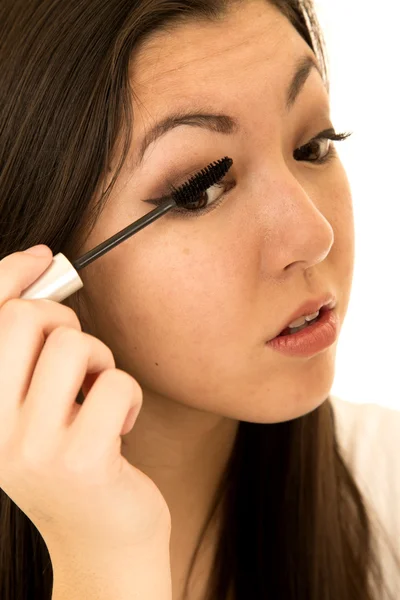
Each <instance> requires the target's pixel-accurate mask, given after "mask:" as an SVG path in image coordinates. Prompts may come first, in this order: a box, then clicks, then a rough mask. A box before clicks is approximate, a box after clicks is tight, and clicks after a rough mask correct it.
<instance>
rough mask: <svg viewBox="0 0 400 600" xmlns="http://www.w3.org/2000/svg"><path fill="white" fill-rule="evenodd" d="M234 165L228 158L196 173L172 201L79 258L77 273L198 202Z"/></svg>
mask: <svg viewBox="0 0 400 600" xmlns="http://www.w3.org/2000/svg"><path fill="white" fill-rule="evenodd" d="M232 164H233V160H232V159H231V158H229V157H228V156H225V158H221V159H220V160H218V161H216V162H213V163H211V164H210V165H209V166H208V167H206V168H205V169H202V170H201V171H200V172H199V173H196V175H194V176H193V177H191V178H190V179H189V181H187V182H186V183H184V184H183V185H181V186H180V187H179V188H177V189H175V188H173V192H172V193H171V197H170V199H168V200H166V201H165V202H164V203H163V204H162V205H161V206H158V207H157V208H155V209H154V210H152V211H150V212H149V213H147V215H144V217H141V218H140V219H138V220H137V221H135V222H134V223H131V224H130V225H128V227H125V229H122V231H119V232H118V233H116V234H115V235H113V236H112V237H110V238H109V239H108V240H106V241H105V242H102V243H101V244H99V245H98V246H96V247H95V248H93V249H92V250H90V251H89V252H86V254H84V255H83V256H81V257H80V258H78V259H77V260H76V261H74V262H71V264H72V265H73V267H74V269H75V270H76V271H80V270H82V269H83V268H84V267H87V265H89V264H90V263H91V262H93V261H94V260H96V259H97V258H100V256H103V254H106V252H109V251H110V250H112V248H114V247H115V246H118V244H120V243H121V242H123V241H125V240H126V239H128V238H129V237H131V236H132V235H134V234H135V233H137V232H138V231H140V230H141V229H143V228H144V227H146V226H147V225H150V223H153V221H155V220H156V219H158V218H160V217H161V216H162V215H164V214H165V213H167V212H168V211H170V210H171V209H172V208H174V206H180V207H183V208H185V207H188V206H189V205H190V204H192V203H193V202H195V201H196V198H197V196H198V195H199V194H202V193H203V192H205V191H206V190H208V188H209V187H211V186H212V185H214V184H216V183H218V181H220V180H221V179H222V178H223V177H224V176H225V175H226V173H227V172H228V171H229V169H230V168H231V166H232Z"/></svg>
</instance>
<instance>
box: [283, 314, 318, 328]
mask: <svg viewBox="0 0 400 600" xmlns="http://www.w3.org/2000/svg"><path fill="white" fill-rule="evenodd" d="M318 315H319V310H317V312H315V313H313V314H312V315H306V316H305V317H299V318H298V319H297V320H296V321H293V323H290V325H288V327H300V326H301V325H304V323H305V322H306V321H312V320H313V319H315V318H316V317H318Z"/></svg>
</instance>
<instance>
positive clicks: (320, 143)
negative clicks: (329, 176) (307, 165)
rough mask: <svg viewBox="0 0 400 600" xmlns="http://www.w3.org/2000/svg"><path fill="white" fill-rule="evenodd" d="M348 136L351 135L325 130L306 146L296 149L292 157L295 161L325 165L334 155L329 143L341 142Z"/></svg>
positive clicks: (332, 147)
mask: <svg viewBox="0 0 400 600" xmlns="http://www.w3.org/2000/svg"><path fill="white" fill-rule="evenodd" d="M350 135H351V133H336V131H335V130H334V129H326V130H324V131H321V133H319V134H318V135H317V136H316V137H315V138H313V139H312V140H311V141H310V142H308V144H305V145H304V146H301V147H300V148H297V150H295V151H294V153H293V156H294V158H295V159H296V160H304V161H307V162H311V163H317V164H323V163H326V162H328V161H329V159H331V158H333V157H334V156H335V155H336V150H335V147H334V145H333V144H331V143H330V142H332V141H336V142H342V141H343V140H345V139H347V138H348V137H349V136H350ZM315 156H316V158H315Z"/></svg>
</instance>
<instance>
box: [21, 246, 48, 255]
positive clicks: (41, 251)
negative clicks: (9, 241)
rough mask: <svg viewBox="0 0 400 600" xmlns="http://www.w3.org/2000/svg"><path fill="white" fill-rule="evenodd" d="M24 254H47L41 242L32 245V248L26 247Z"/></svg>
mask: <svg viewBox="0 0 400 600" xmlns="http://www.w3.org/2000/svg"><path fill="white" fill-rule="evenodd" d="M24 252H25V253H26V254H33V255H34V256H45V255H46V254H48V250H47V247H46V246H44V245H43V244H39V245H38V246H32V248H28V249H27V250H24Z"/></svg>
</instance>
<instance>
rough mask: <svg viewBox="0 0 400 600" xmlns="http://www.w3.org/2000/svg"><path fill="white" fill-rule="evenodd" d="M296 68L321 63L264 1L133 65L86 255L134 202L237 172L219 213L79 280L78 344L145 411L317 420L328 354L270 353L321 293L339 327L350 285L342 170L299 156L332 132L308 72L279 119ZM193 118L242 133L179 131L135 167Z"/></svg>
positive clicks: (155, 232) (192, 219)
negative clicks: (82, 340) (217, 172)
mask: <svg viewBox="0 0 400 600" xmlns="http://www.w3.org/2000/svg"><path fill="white" fill-rule="evenodd" d="M303 56H310V57H313V56H314V55H313V52H312V51H311V49H310V47H309V46H308V45H307V43H306V42H305V41H304V40H303V39H302V38H301V36H300V35H299V34H298V33H297V32H296V30H295V29H294V28H293V26H292V25H291V24H290V23H289V21H288V20H287V19H286V18H285V17H284V16H283V15H282V14H281V13H280V12H279V11H278V10H277V9H276V8H274V7H273V6H271V5H269V4H268V3H267V2H265V1H262V0H259V1H253V2H246V3H243V4H242V5H240V4H239V5H237V7H236V8H235V9H234V10H233V11H232V12H231V13H230V14H229V16H228V17H226V18H224V20H222V21H221V22H219V23H215V24H210V23H206V22H204V23H199V22H193V23H188V24H180V25H179V26H177V27H176V28H174V29H173V30H171V31H170V32H168V33H158V34H156V35H154V36H153V37H152V38H151V40H149V41H147V42H146V43H145V44H144V45H142V47H141V48H140V49H139V51H138V52H137V54H136V55H135V57H134V60H133V62H132V68H131V84H132V89H133V91H134V94H133V98H132V103H133V112H134V131H133V143H132V147H131V154H130V157H129V160H128V161H127V162H126V164H125V167H124V170H123V171H122V173H121V175H120V178H119V180H118V183H117V185H116V187H115V188H114V190H113V193H112V195H111V197H110V199H109V200H108V203H107V205H106V207H105V209H104V211H103V213H102V215H101V217H100V218H99V220H98V222H97V225H96V227H95V229H94V230H93V233H92V234H91V236H90V237H89V238H88V240H87V242H86V243H85V245H84V247H83V248H82V251H81V254H83V253H84V252H85V251H87V250H90V249H91V248H93V247H94V246H96V245H97V244H99V243H100V242H102V241H104V240H105V239H107V238H109V237H110V236H112V235H113V234H115V233H116V232H118V231H120V230H121V229H123V228H124V227H126V226H127V225H129V224H130V223H132V222H133V221H135V220H136V219H138V218H140V217H141V216H143V215H144V214H146V213H147V212H149V211H150V210H152V209H153V208H154V206H152V205H149V204H146V203H144V202H143V200H145V199H152V198H158V197H159V196H161V195H163V194H166V193H167V192H168V187H167V182H171V183H173V184H174V185H176V186H178V185H180V184H182V183H183V182H184V181H186V180H187V179H188V178H189V176H191V175H192V174H194V173H195V172H196V171H199V170H200V169H202V168H204V167H206V166H207V165H208V164H209V163H211V162H213V161H216V160H219V159H220V158H222V157H224V156H229V157H231V158H232V159H233V166H232V167H231V169H230V171H229V172H228V174H227V175H226V177H225V179H224V180H223V181H224V182H226V186H225V188H213V191H212V192H210V194H209V203H210V204H211V203H213V202H217V201H219V199H221V203H220V204H219V205H218V206H217V207H216V208H215V210H213V211H211V212H209V213H207V214H203V215H199V216H197V215H196V214H195V213H194V214H193V213H191V214H190V215H188V218H185V216H182V215H180V214H172V213H171V212H170V213H168V214H167V215H164V216H163V217H161V218H160V219H158V220H156V221H155V222H154V223H152V224H151V225H149V226H148V227H146V228H145V229H143V230H141V231H140V232H139V233H137V234H135V235H134V236H133V237H131V238H129V239H128V240H126V241H125V242H123V243H122V244H120V245H119V246H118V247H116V248H114V249H113V250H112V251H110V252H109V253H108V254H106V255H105V256H103V257H102V258H101V259H99V260H98V261H97V262H95V263H93V264H92V265H91V266H89V267H88V268H86V269H85V271H83V272H82V273H81V277H82V279H83V281H84V288H83V290H82V293H81V294H80V295H81V297H82V299H83V301H84V303H85V304H84V305H85V307H86V308H85V311H84V314H85V326H84V330H86V331H89V332H90V333H92V334H93V335H96V336H97V337H99V338H100V339H102V340H103V341H104V342H105V343H106V344H107V345H108V346H109V347H110V348H111V350H112V351H113V354H114V357H115V360H116V365H117V366H118V367H119V368H121V369H124V370H125V371H127V372H129V373H130V374H131V375H132V376H133V377H135V379H137V381H138V382H139V384H140V385H141V387H142V389H143V397H144V404H143V407H145V406H146V403H151V402H153V403H157V405H158V406H162V410H163V411H164V409H165V407H167V408H168V410H167V411H166V412H165V415H166V416H169V415H170V414H171V412H170V411H172V409H173V408H175V410H178V412H179V410H181V409H182V408H183V407H186V408H188V407H189V408H194V409H197V410H201V411H206V412H209V413H214V414H216V415H222V416H226V417H230V418H232V419H235V420H236V419H237V420H244V421H249V422H257V423H266V422H271V423H272V422H279V421H286V420H290V419H293V418H296V417H299V416H301V415H303V414H306V413H307V412H310V411H311V410H313V409H315V408H316V407H317V406H319V405H320V404H321V403H322V402H323V401H324V400H325V399H326V397H327V396H328V394H329V392H330V388H331V386H332V382H333V378H334V365H335V355H336V345H337V342H336V344H334V345H333V346H331V347H329V348H328V349H327V350H325V351H323V352H320V353H319V354H316V355H314V356H313V357H311V358H293V357H292V358H290V357H286V356H283V355H282V354H279V353H277V352H276V351H274V350H273V349H271V348H270V347H268V346H266V341H267V340H269V339H271V338H272V337H274V335H276V333H277V332H278V330H279V326H280V325H282V324H284V323H285V322H286V321H288V320H289V318H290V316H291V315H292V313H293V311H294V310H295V309H297V308H298V307H299V306H300V305H301V304H302V303H303V302H304V301H305V300H308V299H310V298H313V299H314V298H320V297H321V296H323V295H324V294H325V293H329V292H330V293H332V294H333V295H334V296H336V299H337V306H336V311H337V313H338V315H339V318H340V321H341V325H342V324H343V320H344V318H345V315H346V311H347V307H348V302H349V295H350V289H351V282H352V275H353V259H354V256H353V252H354V248H353V244H354V231H353V214H352V201H351V192H350V188H349V183H348V180H347V177H346V173H345V171H344V168H343V166H342V164H341V162H340V160H339V158H338V157H334V158H333V160H331V161H330V162H328V163H326V164H325V165H318V164H312V162H310V159H311V160H312V159H313V158H314V159H315V155H313V154H312V153H310V152H308V154H307V153H306V155H305V156H306V158H305V160H298V159H295V158H294V156H293V153H294V151H295V150H296V149H298V148H300V147H301V146H304V145H305V144H307V143H308V142H309V141H310V140H311V139H312V138H313V137H314V136H315V135H317V134H318V133H319V132H320V131H322V130H324V129H328V128H330V127H334V126H335V124H334V123H332V121H331V119H330V107H329V96H328V93H327V91H326V88H325V87H324V83H323V81H322V79H321V77H320V75H319V73H318V72H317V70H316V69H312V70H311V72H310V75H309V77H308V79H307V81H306V83H305V85H304V88H303V89H302V91H301V92H300V94H299V96H298V98H297V100H296V102H295V103H294V105H293V106H292V108H291V109H290V110H289V111H287V109H286V107H285V103H286V91H287V87H288V85H289V82H290V81H291V78H292V76H293V73H294V70H295V67H296V65H297V62H298V60H299V59H300V58H301V57H303ZM314 58H315V57H314ZM202 107H203V110H204V112H207V113H214V114H217V115H221V114H225V115H230V116H231V117H233V118H235V119H236V120H237V121H238V123H239V127H240V128H239V129H238V130H237V131H236V132H235V133H232V134H228V133H222V132H216V131H210V130H209V129H206V128H204V127H203V128H202V127H200V126H194V125H193V124H192V125H190V124H187V125H181V126H179V127H176V128H175V129H173V130H170V131H169V132H168V133H165V134H164V135H163V136H162V137H160V138H159V139H158V140H157V141H155V142H153V143H152V144H151V145H150V146H149V147H148V148H147V150H146V152H145V155H144V157H143V161H142V163H141V164H140V166H136V169H135V164H136V162H137V160H138V153H139V147H140V144H141V141H142V139H143V136H144V134H145V133H146V132H147V131H148V130H149V128H151V127H152V126H153V125H155V123H156V122H158V121H160V120H161V119H163V118H164V117H166V116H167V115H168V114H170V113H173V112H176V111H178V110H179V111H182V112H189V111H190V112H197V113H198V112H202ZM336 131H338V132H341V130H340V129H339V128H338V127H337V128H336ZM331 143H332V144H333V142H331ZM319 144H320V154H324V153H326V151H327V146H326V144H324V143H323V142H319ZM307 160H309V162H307ZM116 164H117V162H115V165H116ZM115 165H113V166H112V168H113V169H114V167H115ZM224 192H225V193H224ZM222 194H224V195H222ZM86 323H87V324H88V325H87V326H86Z"/></svg>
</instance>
